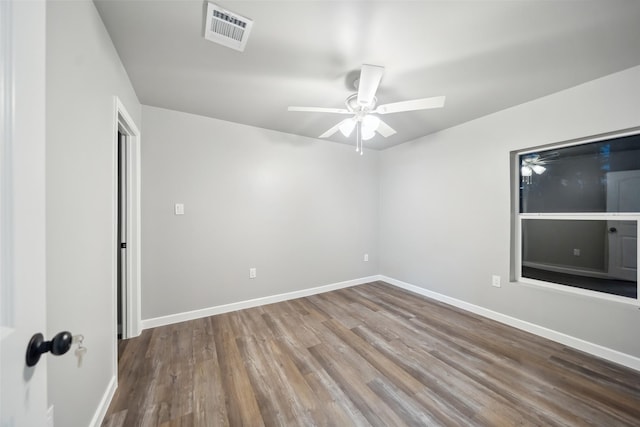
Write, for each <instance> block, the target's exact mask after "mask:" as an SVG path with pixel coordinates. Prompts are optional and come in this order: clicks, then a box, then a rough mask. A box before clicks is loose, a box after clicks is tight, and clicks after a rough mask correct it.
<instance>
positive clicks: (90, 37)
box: [46, 1, 140, 427]
mask: <svg viewBox="0 0 640 427" xmlns="http://www.w3.org/2000/svg"><path fill="white" fill-rule="evenodd" d="M46 84H47V157H46V162H47V166H46V167H47V171H46V178H47V184H46V185H47V189H46V193H47V196H46V197H47V201H46V203H47V224H46V226H47V323H48V326H47V329H48V331H47V334H46V335H47V336H48V337H51V336H53V335H54V334H55V333H57V332H59V331H64V330H68V331H71V332H73V333H82V334H84V336H85V344H86V347H87V348H88V353H87V355H86V357H85V358H84V362H83V366H82V368H78V367H77V365H76V358H75V357H74V356H73V353H72V352H70V353H69V354H67V355H65V356H62V357H47V358H46V360H47V363H48V388H49V390H48V391H49V402H50V404H53V405H55V417H56V418H55V425H57V426H65V427H75V426H78V427H80V426H82V427H85V426H87V425H88V424H89V422H90V420H91V418H92V416H93V415H94V412H95V411H96V408H98V406H99V403H100V400H101V399H102V398H103V395H104V393H105V391H106V389H107V386H108V384H109V381H110V380H111V379H112V377H113V376H114V375H115V374H116V372H115V370H114V367H115V362H116V361H115V360H114V351H113V349H114V348H115V345H116V343H115V340H116V337H115V335H114V333H113V332H114V325H115V316H114V313H115V312H114V296H115V294H114V283H115V282H114V269H113V265H114V263H113V262H114V255H115V254H114V253H112V247H113V237H114V236H113V229H112V218H113V214H114V209H115V207H114V204H113V200H114V199H113V191H114V183H115V180H116V175H115V166H114V165H115V164H114V160H115V159H114V156H113V154H114V146H113V144H114V95H117V96H118V97H120V99H121V100H122V102H123V103H124V104H125V106H126V108H127V110H128V111H129V113H130V114H131V115H132V117H133V119H134V120H135V121H136V123H137V124H138V126H139V125H140V104H139V103H138V100H137V98H136V95H135V93H134V91H133V89H132V87H131V84H130V83H129V79H128V77H127V75H126V73H125V71H124V68H123V67H122V65H121V63H120V60H119V58H118V55H117V53H116V51H115V49H114V47H113V45H112V43H111V40H110V38H109V36H108V34H107V32H106V30H105V28H104V26H103V24H102V21H101V20H100V16H99V15H98V13H97V11H96V9H95V7H94V5H93V3H92V2H90V1H70V2H59V1H49V2H47V81H46Z"/></svg>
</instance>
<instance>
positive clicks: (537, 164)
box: [520, 151, 558, 184]
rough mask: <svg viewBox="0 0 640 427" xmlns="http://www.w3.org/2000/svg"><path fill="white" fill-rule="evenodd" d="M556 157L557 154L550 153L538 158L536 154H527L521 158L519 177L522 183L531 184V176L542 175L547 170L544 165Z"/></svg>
mask: <svg viewBox="0 0 640 427" xmlns="http://www.w3.org/2000/svg"><path fill="white" fill-rule="evenodd" d="M557 157H558V152H557V151H555V152H552V153H549V154H547V155H546V156H540V154H538V153H532V154H527V155H524V156H521V161H520V175H521V176H522V182H524V183H525V184H531V176H532V175H533V173H534V172H535V173H536V175H542V174H543V173H544V171H546V170H547V168H546V167H545V165H548V164H549V163H551V162H553V161H554V159H556V158H557Z"/></svg>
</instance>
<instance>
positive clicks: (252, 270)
mask: <svg viewBox="0 0 640 427" xmlns="http://www.w3.org/2000/svg"><path fill="white" fill-rule="evenodd" d="M256 275H257V272H256V269H255V268H250V269H249V279H255V278H256Z"/></svg>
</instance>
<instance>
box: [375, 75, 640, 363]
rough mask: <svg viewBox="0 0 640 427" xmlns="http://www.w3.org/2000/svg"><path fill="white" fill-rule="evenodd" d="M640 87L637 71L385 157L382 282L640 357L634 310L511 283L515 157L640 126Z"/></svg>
mask: <svg viewBox="0 0 640 427" xmlns="http://www.w3.org/2000/svg"><path fill="white" fill-rule="evenodd" d="M638 82H640V67H635V68H631V69H629V70H626V71H623V72H620V73H616V74H613V75H610V76H607V77H605V78H602V79H598V80H595V81H592V82H589V83H586V84H584V85H581V86H577V87H575V88H572V89H569V90H565V91H562V92H559V93H556V94H553V95H550V96H548V97H545V98H541V99H538V100H535V101H532V102H529V103H526V104H523V105H520V106H517V107H514V108H511V109H508V110H504V111H501V112H498V113H495V114H492V115H490V116H486V117H483V118H480V119H477V120H474V121H471V122H468V123H466V124H463V125H460V126H457V127H454V128H451V129H448V130H445V131H442V132H439V133H436V134H433V135H430V136H427V137H424V138H421V139H418V140H416V141H413V142H410V143H407V144H403V145H400V146H397V147H395V148H391V149H388V150H385V151H383V152H382V153H381V156H380V273H381V274H383V275H386V276H389V277H392V278H395V279H398V280H402V281H405V282H408V283H411V284H414V285H417V286H420V287H423V288H425V289H428V290H431V291H435V292H439V293H442V294H444V295H447V296H450V297H454V298H458V299H460V300H463V301H466V302H469V303H472V304H476V305H479V306H481V307H485V308H488V309H491V310H495V311H497V312H500V313H503V314H506V315H510V316H513V317H516V318H518V319H521V320H525V321H529V322H532V323H535V324H538V325H541V326H544V327H548V328H551V329H554V330H557V331H560V332H563V333H566V334H569V335H572V336H574V337H577V338H582V339H585V340H587V341H590V342H593V343H597V344H600V345H603V346H606V347H610V348H612V349H616V350H619V351H622V352H624V353H627V354H631V355H634V356H636V357H640V340H639V339H638V329H637V327H636V325H637V324H638V321H640V311H639V310H638V308H637V307H635V306H633V305H629V304H623V303H617V302H609V301H604V300H600V299H595V298H590V297H586V296H578V295H574V294H568V293H563V292H558V291H552V290H549V289H545V288H541V287H534V286H527V285H523V284H520V283H508V282H507V279H508V277H509V266H510V256H511V254H510V250H509V248H510V236H509V233H510V212H511V205H510V203H511V201H510V151H512V150H519V149H524V148H527V147H535V146H538V145H541V144H548V143H554V142H560V141H565V140H569V139H572V138H579V137H585V136H588V135H593V134H598V133H604V132H610V131H614V130H617V129H624V128H630V127H635V126H639V125H640V85H639V84H638ZM448 102H449V104H448V105H452V104H454V103H455V100H454V99H451V100H449V101H448ZM445 108H446V107H445ZM492 274H498V275H500V276H501V277H502V280H503V283H504V284H503V286H502V287H501V288H494V287H492V286H491V275H492Z"/></svg>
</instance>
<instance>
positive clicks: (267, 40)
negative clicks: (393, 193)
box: [95, 0, 640, 149]
mask: <svg viewBox="0 0 640 427" xmlns="http://www.w3.org/2000/svg"><path fill="white" fill-rule="evenodd" d="M95 3H96V5H97V8H98V11H99V13H100V15H101V16H102V19H103V21H104V23H105V25H106V27H107V30H108V31H109V34H110V35H111V38H112V39H113V42H114V44H115V46H116V49H117V50H118V53H119V55H120V58H121V59H122V62H123V63H124V66H125V68H126V70H127V73H128V74H129V77H130V79H131V82H132V83H133V86H134V88H135V90H136V93H137V95H138V98H139V99H140V102H142V103H143V104H146V105H151V106H156V107H162V108H169V109H172V110H178V111H184V112H188V113H194V114H199V115H204V116H209V117H214V118H217V119H223V120H228V121H232V122H237V123H243V124H247V125H252V126H258V127H262V128H267V129H274V130H278V131H282V132H288V133H292V134H298V135H305V136H309V137H317V136H318V135H320V134H322V133H323V132H324V131H325V130H327V129H328V128H330V127H331V126H333V125H334V124H336V123H337V122H338V121H340V120H342V119H343V118H344V116H339V115H333V114H320V113H300V112H288V111H287V106H288V105H301V106H318V107H337V108H341V107H344V99H345V98H346V97H347V96H348V95H349V94H351V93H353V92H354V90H353V89H352V88H351V86H350V85H351V82H352V81H353V79H354V78H355V76H356V75H357V73H358V71H359V69H360V66H361V64H363V63H368V64H376V65H383V66H384V67H386V71H385V75H384V77H383V79H382V83H381V85H380V88H379V90H378V93H377V97H378V103H379V104H384V103H390V102H396V101H402V100H407V99H414V98H424V97H430V96H437V95H446V96H447V103H446V105H445V107H444V108H442V109H439V110H425V111H417V112H407V113H398V114H390V115H387V116H385V117H384V119H385V121H386V122H387V123H388V124H389V125H391V126H392V127H393V128H395V129H396V130H397V131H398V133H397V134H396V135H393V136H391V137H389V138H386V139H385V138H383V137H382V136H380V135H376V137H375V138H373V139H372V140H370V141H367V142H365V146H368V147H370V148H378V149H382V148H386V147H390V146H393V145H397V144H400V143H403V142H406V141H409V140H412V139H415V138H417V137H420V136H423V135H426V134H429V133H432V132H436V131H438V130H441V129H444V128H447V127H451V126H454V125H457V124H459V123H463V122H465V121H469V120H472V119H474V118H477V117H481V116H484V115H487V114H490V113H492V112H495V111H498V110H502V109H504V108H507V107H510V106H513V105H517V104H521V103H523V102H527V101H529V100H532V99H535V98H539V97H541V96H544V95H547V94H550V93H553V92H557V91H559V90H562V89H565V88H568V87H571V86H575V85H577V84H580V83H583V82H586V81H589V80H593V79H595V78H598V77H601V76H604V75H606V74H610V73H613V72H616V71H620V70H623V69H625V68H629V67H632V66H635V65H639V64H640V1H626V0H606V1H605V0H602V1H581V0H562V1H549V0H548V1H539V0H536V1H505V0H503V1H481V0H475V1H267V0H262V1H223V0H220V1H217V2H216V3H217V4H219V5H220V6H222V7H224V8H226V9H228V10H230V11H233V12H236V13H238V14H240V15H243V16H246V17H248V18H251V19H253V20H254V22H255V23H254V26H253V30H252V33H251V36H250V38H249V41H248V43H247V46H246V49H245V51H244V52H242V53H241V52H237V51H234V50H231V49H228V48H225V47H223V46H220V45H217V44H214V43H212V42H209V41H207V40H205V39H204V38H203V32H204V11H205V9H206V1H192V0H182V1H149V0H143V1H133V0H95ZM639 84H640V82H639ZM532 120H535V118H532ZM351 139H353V138H351ZM351 139H347V138H344V137H343V136H342V135H341V134H340V132H338V133H336V134H335V135H334V137H332V138H331V140H333V141H337V142H349V143H354V141H352V140H351Z"/></svg>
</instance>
